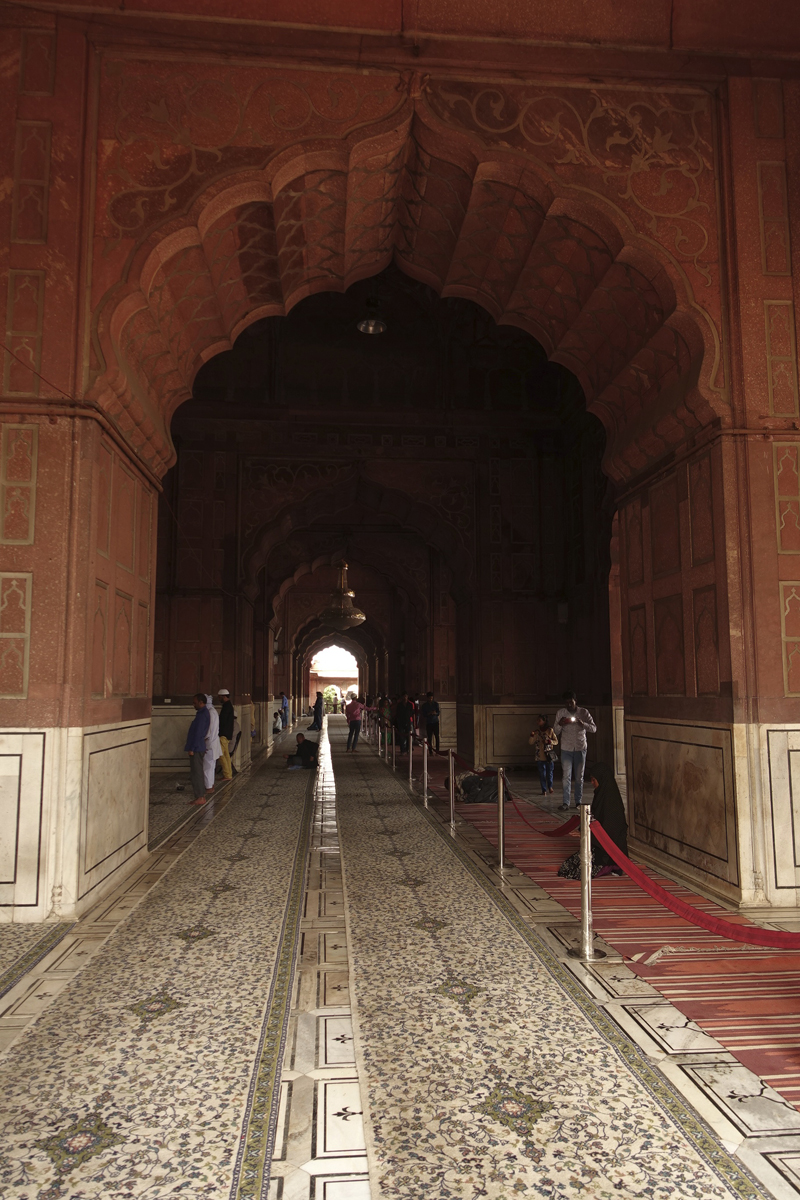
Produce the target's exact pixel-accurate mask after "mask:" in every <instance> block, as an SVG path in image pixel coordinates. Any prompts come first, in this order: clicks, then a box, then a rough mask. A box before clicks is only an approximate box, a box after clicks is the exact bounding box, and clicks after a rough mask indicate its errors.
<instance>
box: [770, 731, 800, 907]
mask: <svg viewBox="0 0 800 1200" xmlns="http://www.w3.org/2000/svg"><path fill="white" fill-rule="evenodd" d="M766 740H767V761H768V767H769V815H770V838H769V846H768V848H767V856H768V859H769V860H770V867H771V870H772V872H773V875H774V878H773V879H772V880H769V884H770V885H771V887H774V889H775V892H776V893H777V896H778V903H781V901H782V902H783V903H785V904H787V905H793V904H796V903H797V889H800V730H798V729H768V730H766Z"/></svg>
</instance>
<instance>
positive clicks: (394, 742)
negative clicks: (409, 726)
mask: <svg viewBox="0 0 800 1200" xmlns="http://www.w3.org/2000/svg"><path fill="white" fill-rule="evenodd" d="M392 770H393V771H396V770H397V731H396V730H393V731H392Z"/></svg>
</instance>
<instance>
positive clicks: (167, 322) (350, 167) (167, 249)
mask: <svg viewBox="0 0 800 1200" xmlns="http://www.w3.org/2000/svg"><path fill="white" fill-rule="evenodd" d="M633 124H634V125H635V121H634V122H633ZM632 136H633V135H632ZM629 140H631V139H629ZM598 165H599V160H598V161H593V163H592V164H591V171H590V172H589V174H592V173H593V174H594V175H597V174H598V171H597V167H598ZM584 174H585V172H584ZM593 182H594V183H595V184H596V183H598V180H597V179H594V178H593ZM606 187H607V190H609V191H610V192H611V194H613V192H614V189H613V187H612V188H610V189H608V185H607V180H606ZM617 190H618V189H617ZM587 195H588V197H589V199H587ZM675 236H676V238H677V234H676V235H675ZM392 258H394V259H395V260H396V262H397V263H398V265H399V266H400V267H401V268H402V269H403V270H404V271H406V272H407V273H408V274H410V275H412V276H414V277H415V278H417V279H419V280H421V281H423V282H425V283H427V284H429V285H430V286H432V287H433V288H435V289H436V290H437V291H438V292H439V293H440V294H441V295H443V296H458V297H463V298H466V299H470V300H473V301H475V302H477V303H479V304H481V305H482V306H483V307H485V308H486V309H487V310H488V311H489V312H490V313H491V314H492V316H493V317H494V318H495V320H497V321H498V322H501V323H508V324H513V325H516V326H518V327H520V328H522V329H525V330H526V331H528V332H529V333H530V334H531V335H532V336H533V337H535V338H536V339H537V340H538V341H539V342H540V343H541V344H542V346H543V347H544V348H545V349H546V351H547V353H548V355H549V356H550V358H551V359H552V360H553V361H555V362H559V363H561V364H562V365H564V366H565V367H567V368H568V369H569V370H571V371H572V372H573V373H574V374H575V375H576V377H577V378H578V379H579V381H580V383H581V385H582V387H583V391H584V394H585V397H586V403H587V407H588V408H589V410H590V411H592V412H594V413H596V414H597V415H598V416H599V417H600V419H601V420H602V421H603V423H604V425H605V427H606V430H607V433H608V439H609V443H608V452H607V455H606V469H607V471H608V473H609V474H610V475H612V477H615V478H617V479H621V478H625V477H630V476H631V475H635V474H637V473H638V472H640V471H641V470H643V469H644V468H645V467H646V466H647V465H648V464H649V463H651V462H653V461H655V460H656V459H658V458H660V457H662V456H663V455H664V454H665V453H666V452H667V451H668V450H669V449H670V448H671V447H674V446H675V445H677V444H679V443H680V442H683V441H685V439H686V437H687V434H690V433H691V432H692V431H694V430H697V429H699V428H700V427H701V426H702V425H703V424H705V423H707V422H708V421H709V420H710V419H712V418H713V417H714V415H715V413H716V409H717V408H718V403H719V401H718V390H715V388H714V386H712V385H710V384H709V380H708V378H706V379H705V380H701V379H700V373H701V364H702V361H703V358H704V352H705V350H706V349H707V348H709V349H710V348H713V350H714V354H713V355H712V356H711V357H712V358H713V359H714V361H716V357H717V351H718V347H717V345H716V344H715V338H716V334H715V332H714V330H713V326H712V325H711V323H710V322H708V321H705V322H702V323H701V324H698V322H697V320H696V319H695V313H696V312H697V311H698V306H697V305H696V304H695V303H694V302H693V300H692V297H691V295H690V294H689V290H688V287H687V283H686V273H685V272H684V271H683V270H682V269H681V267H680V265H679V264H678V263H677V260H676V258H675V256H674V255H671V254H670V253H668V252H666V251H664V250H663V249H662V248H661V247H660V246H659V245H657V243H656V242H655V241H654V239H652V238H650V239H648V238H646V237H643V236H642V235H641V234H638V233H636V232H635V231H634V229H633V226H632V223H631V221H630V220H627V219H626V217H625V214H624V211H623V208H622V207H621V206H620V205H619V204H612V203H610V202H609V203H604V200H603V196H602V194H601V190H598V189H597V188H595V190H591V189H588V188H587V187H586V186H585V183H584V182H581V183H580V184H578V183H577V182H576V183H573V184H567V183H565V182H564V180H563V178H558V177H556V176H555V174H554V172H553V170H552V169H549V168H547V167H546V166H545V165H544V163H543V162H540V161H537V160H536V159H535V158H534V157H533V156H532V155H531V153H530V152H526V153H520V152H518V151H517V152H512V151H509V150H508V149H507V148H502V149H501V148H499V147H497V146H495V147H494V148H490V147H488V146H487V145H486V140H485V138H484V139H481V138H479V137H477V136H476V135H475V134H474V133H472V134H470V133H467V132H465V130H463V129H461V130H458V131H456V130H454V129H453V128H448V127H447V125H446V124H445V123H444V122H443V121H442V118H441V114H437V113H434V112H433V111H432V102H431V101H430V98H428V101H427V102H426V99H425V97H422V96H417V97H416V99H415V101H414V102H413V105H412V107H411V111H409V110H408V106H406V110H405V111H404V113H403V117H402V119H401V120H399V121H397V120H395V122H393V123H390V124H389V127H388V128H387V122H385V121H384V122H383V124H381V123H377V124H375V125H372V126H370V125H369V123H368V124H367V125H366V126H365V127H361V128H359V129H358V130H357V132H356V133H354V134H352V135H351V136H350V137H349V138H348V139H347V140H345V141H342V140H332V139H315V140H312V141H311V142H310V143H308V142H307V143H299V144H296V145H294V146H289V147H287V148H286V149H285V150H284V151H282V152H281V153H279V154H276V155H275V157H274V158H272V160H271V161H270V162H269V164H268V165H267V166H266V167H265V168H264V169H260V170H247V171H243V172H242V171H239V172H237V173H235V174H233V175H231V174H228V175H225V176H224V177H222V178H220V179H218V180H217V181H216V182H215V183H214V184H213V185H212V186H210V187H207V188H206V189H205V190H203V191H202V193H201V194H199V195H197V196H196V197H195V199H194V200H193V201H192V202H191V203H190V204H189V205H188V206H187V208H186V210H185V212H184V214H183V215H182V216H181V217H179V218H175V219H173V220H166V221H163V222H162V223H161V224H160V225H159V226H158V227H157V228H156V229H155V230H154V231H152V232H151V233H150V234H149V235H148V236H145V237H143V238H142V240H141V241H140V242H139V243H138V245H137V246H136V248H135V250H133V251H132V253H131V256H130V258H129V262H128V264H127V267H126V274H125V279H124V281H122V282H120V283H119V284H118V285H116V286H114V287H113V288H112V289H111V291H110V292H109V293H107V294H106V296H105V297H104V298H103V300H102V301H101V303H100V305H99V306H98V309H97V311H96V314H95V333H96V339H97V340H96V345H97V347H98V350H99V351H100V352H101V353H102V355H103V356H104V358H105V362H106V369H105V371H104V372H103V373H102V374H101V375H100V376H99V377H98V378H97V379H96V382H95V384H94V386H93V388H92V392H91V396H92V398H93V399H94V400H95V402H97V403H99V404H100V405H101V406H102V407H103V408H104V409H105V410H106V412H107V413H108V415H109V416H111V417H112V418H113V419H114V420H115V421H116V422H117V423H118V425H119V427H120V428H121V429H122V431H123V432H124V433H125V435H126V436H127V437H128V438H129V440H130V441H131V442H132V443H134V444H135V445H136V447H137V450H138V452H139V454H140V455H141V457H142V458H143V459H144V460H145V461H146V462H147V463H148V465H149V466H150V467H151V469H152V470H153V471H154V472H155V473H157V474H163V472H164V471H165V470H166V468H167V467H168V466H169V464H170V463H171V461H172V460H173V452H172V447H171V443H170V439H169V433H168V429H169V421H170V418H171V416H172V413H173V412H174V411H175V409H176V408H177V407H178V405H179V404H180V403H182V401H184V400H185V399H187V398H188V397H189V396H190V394H191V388H192V382H193V379H194V376H195V374H196V372H197V371H198V370H199V368H200V367H201V366H202V364H203V363H204V362H206V361H207V360H208V359H209V358H210V357H212V356H213V355H214V354H216V353H219V352H220V351H222V350H226V349H229V348H230V346H231V345H232V343H233V341H235V339H236V337H237V336H238V334H239V333H240V332H241V331H242V330H243V329H244V328H246V327H247V326H248V325H249V324H251V323H252V322H254V321H256V320H259V319H260V318H262V317H266V316H277V315H283V314H286V313H287V312H288V311H289V310H290V309H291V308H292V307H293V305H295V304H296V303H297V302H298V301H299V300H301V299H303V298H304V297H305V296H308V295H310V294H312V293H315V292H319V291H324V290H334V291H336V290H340V291H341V290H344V289H346V288H347V287H348V286H349V284H351V283H353V282H355V281H356V280H358V279H362V278H365V277H368V276H370V275H373V274H376V273H377V272H379V271H381V270H382V269H383V268H384V267H385V266H386V265H387V264H388V262H389V261H390V260H391V259H392ZM706 375H707V376H708V371H707V372H706Z"/></svg>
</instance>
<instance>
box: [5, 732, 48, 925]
mask: <svg viewBox="0 0 800 1200" xmlns="http://www.w3.org/2000/svg"><path fill="white" fill-rule="evenodd" d="M45 742H46V735H45V733H44V732H33V731H32V730H25V731H20V732H14V733H12V732H9V733H0V913H2V912H3V911H7V909H8V906H10V905H18V906H22V905H24V906H26V907H28V908H37V906H38V904H39V893H40V889H41V880H40V869H39V857H40V842H41V832H42V817H43V812H42V809H43V802H44V794H43V793H44V789H43V784H44V756H45ZM0 920H2V916H1V915H0Z"/></svg>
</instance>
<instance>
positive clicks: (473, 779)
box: [444, 767, 497, 804]
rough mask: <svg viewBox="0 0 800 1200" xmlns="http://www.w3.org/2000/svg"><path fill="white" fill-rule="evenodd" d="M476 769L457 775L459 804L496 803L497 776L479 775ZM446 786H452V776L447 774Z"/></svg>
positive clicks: (456, 789) (456, 785)
mask: <svg viewBox="0 0 800 1200" xmlns="http://www.w3.org/2000/svg"><path fill="white" fill-rule="evenodd" d="M480 770H481V768H480V767H477V768H476V770H475V771H463V772H462V773H461V774H460V775H456V780H455V791H456V799H457V800H458V802H459V804H496V803H497V776H496V775H478V774H477V773H476V772H477V771H480ZM444 786H445V787H449V786H450V777H449V776H445V781H444Z"/></svg>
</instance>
